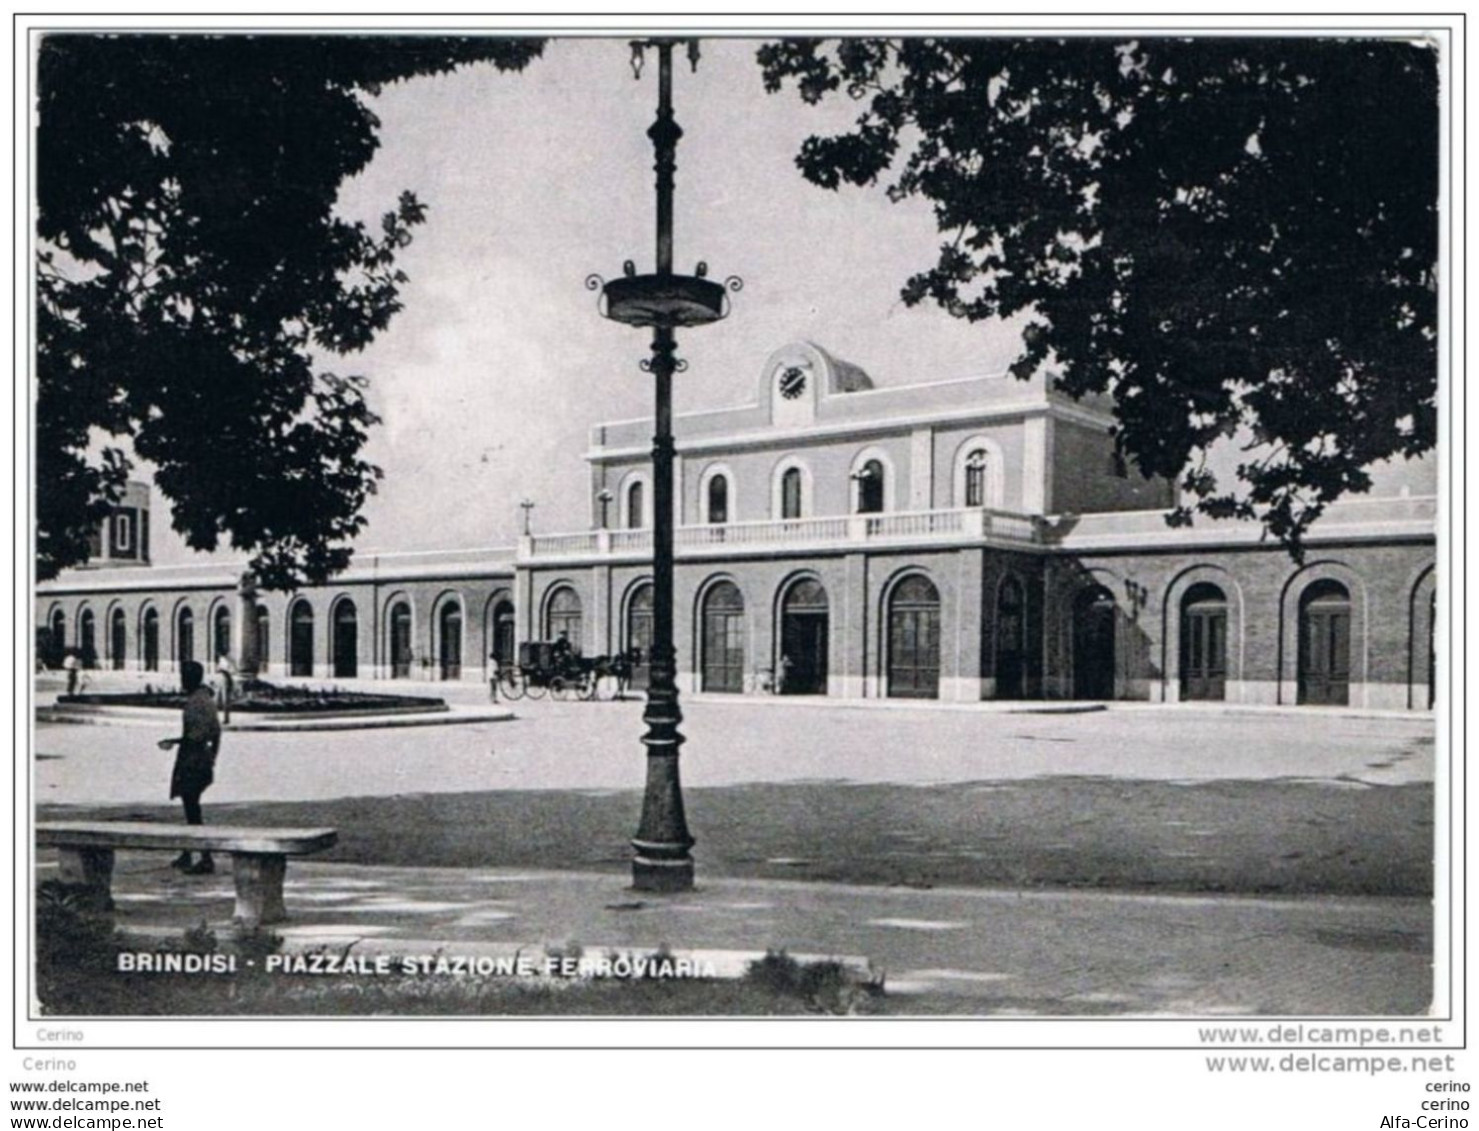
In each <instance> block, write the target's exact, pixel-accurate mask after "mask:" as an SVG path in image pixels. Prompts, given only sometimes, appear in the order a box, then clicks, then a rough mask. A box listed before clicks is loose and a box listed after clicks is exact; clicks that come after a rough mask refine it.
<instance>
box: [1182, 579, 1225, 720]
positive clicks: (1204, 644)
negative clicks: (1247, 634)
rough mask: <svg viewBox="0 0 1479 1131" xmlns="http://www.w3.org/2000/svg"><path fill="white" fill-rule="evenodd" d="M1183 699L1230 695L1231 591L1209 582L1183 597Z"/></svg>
mask: <svg viewBox="0 0 1479 1131" xmlns="http://www.w3.org/2000/svg"><path fill="white" fill-rule="evenodd" d="M1181 698H1182V699H1211V700H1221V699H1225V698H1227V594H1225V593H1224V592H1223V591H1222V590H1221V589H1219V588H1218V587H1217V586H1215V585H1213V584H1212V583H1211V582H1207V581H1201V582H1198V583H1197V584H1195V585H1193V586H1192V587H1191V588H1190V589H1188V590H1187V591H1186V596H1185V597H1183V598H1182V599H1181Z"/></svg>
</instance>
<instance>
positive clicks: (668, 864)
mask: <svg viewBox="0 0 1479 1131" xmlns="http://www.w3.org/2000/svg"><path fill="white" fill-rule="evenodd" d="M632 888H633V889H634V890H636V891H650V892H658V893H664V894H671V893H673V892H680V891H692V890H693V857H691V856H689V855H687V854H686V853H685V854H684V855H683V856H682V857H681V858H679V859H662V858H660V857H655V856H647V855H645V854H643V852H642V850H641V849H640V848H639V849H638V850H637V855H636V856H634V857H632Z"/></svg>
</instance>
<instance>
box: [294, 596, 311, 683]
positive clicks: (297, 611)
mask: <svg viewBox="0 0 1479 1131" xmlns="http://www.w3.org/2000/svg"><path fill="white" fill-rule="evenodd" d="M312 674H313V606H312V605H310V604H309V603H308V602H307V601H299V602H297V603H296V604H295V605H293V611H292V612H291V613H289V614H288V675H301V676H311V675H312Z"/></svg>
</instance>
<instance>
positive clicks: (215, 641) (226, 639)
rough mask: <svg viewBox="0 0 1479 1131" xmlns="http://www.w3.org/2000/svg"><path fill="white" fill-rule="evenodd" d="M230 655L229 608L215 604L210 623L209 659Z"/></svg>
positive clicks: (213, 659) (213, 660)
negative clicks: (213, 615) (214, 612)
mask: <svg viewBox="0 0 1479 1131" xmlns="http://www.w3.org/2000/svg"><path fill="white" fill-rule="evenodd" d="M229 655H231V610H230V609H228V608H227V607H226V606H225V605H217V606H216V614H215V617H214V618H213V620H212V624H211V661H212V663H214V662H215V661H217V660H219V659H220V658H221V657H222V656H229Z"/></svg>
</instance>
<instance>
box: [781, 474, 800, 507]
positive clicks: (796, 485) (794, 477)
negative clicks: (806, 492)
mask: <svg viewBox="0 0 1479 1131" xmlns="http://www.w3.org/2000/svg"><path fill="white" fill-rule="evenodd" d="M781 517H782V518H800V517H801V469H800V468H799V467H788V468H786V470H785V471H784V472H782V473H781Z"/></svg>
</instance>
